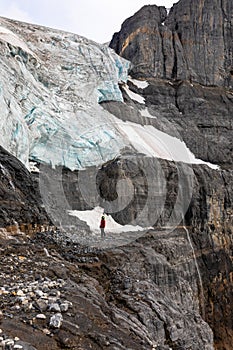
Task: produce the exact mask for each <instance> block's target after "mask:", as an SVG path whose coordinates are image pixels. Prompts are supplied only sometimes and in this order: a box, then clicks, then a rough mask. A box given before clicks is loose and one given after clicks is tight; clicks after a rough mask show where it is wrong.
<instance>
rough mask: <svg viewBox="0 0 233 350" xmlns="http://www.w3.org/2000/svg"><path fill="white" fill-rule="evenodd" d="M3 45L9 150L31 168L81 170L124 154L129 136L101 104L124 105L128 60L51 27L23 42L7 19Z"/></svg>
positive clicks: (3, 125) (2, 93)
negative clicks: (36, 165) (37, 164)
mask: <svg viewBox="0 0 233 350" xmlns="http://www.w3.org/2000/svg"><path fill="white" fill-rule="evenodd" d="M17 30H18V28H17ZM28 33H30V35H28ZM31 33H33V34H31ZM0 45H1V47H2V51H3V54H2V61H1V63H0V70H1V80H0V113H1V119H0V130H1V140H0V143H1V145H2V146H3V147H4V148H6V149H7V150H8V151H9V152H11V153H12V154H14V155H15V156H17V157H18V158H19V159H20V160H21V161H22V162H23V163H24V164H25V165H26V166H27V167H29V160H32V161H37V162H41V163H49V164H51V165H52V166H57V165H64V166H66V167H68V168H70V169H81V168H84V167H87V166H90V165H96V164H100V163H103V161H107V160H109V159H112V158H113V157H115V156H116V155H117V154H119V152H120V149H121V148H122V147H124V140H123V137H122V135H120V133H119V132H118V131H117V128H116V127H115V124H116V121H115V119H113V116H111V114H110V113H108V112H107V111H105V110H104V109H103V108H102V107H101V105H99V102H102V101H123V98H122V94H121V91H120V89H119V83H122V82H126V81H127V77H128V69H129V64H130V63H129V62H128V61H127V60H125V59H123V58H121V57H119V56H118V55H117V54H116V53H115V52H114V51H113V50H112V49H110V48H109V47H107V46H105V45H101V44H97V43H95V42H93V41H91V40H88V39H86V38H83V37H81V36H78V35H75V34H72V33H66V32H62V31H59V30H52V29H48V28H45V27H40V26H33V25H30V24H28V25H27V26H23V27H22V31H21V32H20V37H19V34H18V32H17V31H16V27H14V24H13V23H9V22H8V21H7V20H5V19H0ZM12 52H13V54H12ZM22 52H24V55H23V57H22ZM25 57H26V59H25Z"/></svg>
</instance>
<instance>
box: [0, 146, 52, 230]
mask: <svg viewBox="0 0 233 350" xmlns="http://www.w3.org/2000/svg"><path fill="white" fill-rule="evenodd" d="M0 177H1V182H0V201H1V207H0V227H7V229H8V230H9V231H12V232H17V230H22V231H23V232H30V231H31V232H32V231H37V230H38V231H40V226H41V225H46V224H48V223H49V218H48V216H47V214H46V212H45V211H44V209H42V207H41V205H40V204H41V203H40V201H39V191H38V188H37V186H35V183H34V181H33V179H32V177H31V174H30V172H29V171H28V170H27V169H26V168H25V166H24V165H23V164H22V163H21V162H20V161H19V160H18V159H17V158H15V157H14V156H12V155H11V154H10V153H8V152H7V151H5V150H4V149H3V148H2V147H0Z"/></svg>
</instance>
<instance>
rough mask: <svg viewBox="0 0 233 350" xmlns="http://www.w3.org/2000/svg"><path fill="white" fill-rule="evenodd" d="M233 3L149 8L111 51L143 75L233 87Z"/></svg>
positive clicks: (129, 24)
mask: <svg viewBox="0 0 233 350" xmlns="http://www.w3.org/2000/svg"><path fill="white" fill-rule="evenodd" d="M232 14H233V5H232V1H231V0H224V1H221V0H213V1H212V0H206V1H203V0H198V1H195V3H193V1H192V0H188V1H186V0H181V1H179V2H178V3H177V4H175V5H174V6H173V7H172V9H171V11H170V12H169V14H168V15H167V14H166V10H165V8H164V7H157V6H156V5H152V6H144V7H143V8H142V9H141V10H139V11H138V12H137V13H136V14H135V15H134V16H132V17H130V18H129V19H127V20H126V21H125V22H124V23H123V24H122V28H121V31H120V32H119V33H115V34H114V36H113V38H112V41H111V43H110V47H112V48H114V49H115V51H116V52H117V53H118V54H119V55H121V56H123V57H125V58H127V59H129V60H130V61H131V62H132V64H133V67H132V73H133V74H134V75H135V76H137V77H146V78H150V77H156V78H167V79H179V80H190V81H194V82H198V83H200V84H203V85H218V86H226V87H232V84H233V80H232V76H233V74H232V73H233V71H232V68H233V66H232V55H233V46H232V45H233V44H232V26H233V23H232Z"/></svg>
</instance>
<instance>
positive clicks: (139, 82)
mask: <svg viewBox="0 0 233 350" xmlns="http://www.w3.org/2000/svg"><path fill="white" fill-rule="evenodd" d="M128 80H129V81H131V83H133V84H134V85H136V86H137V87H138V88H139V89H145V88H147V86H148V85H149V83H148V82H147V81H146V80H137V79H133V78H131V77H130V76H128Z"/></svg>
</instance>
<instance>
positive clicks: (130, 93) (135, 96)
mask: <svg viewBox="0 0 233 350" xmlns="http://www.w3.org/2000/svg"><path fill="white" fill-rule="evenodd" d="M123 89H124V90H125V92H126V93H127V95H128V96H129V97H130V98H131V100H134V101H137V102H139V103H142V104H145V98H144V97H142V96H140V95H138V94H136V93H135V92H133V91H131V90H130V89H129V87H128V86H127V85H124V86H123Z"/></svg>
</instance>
